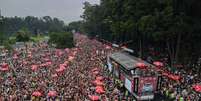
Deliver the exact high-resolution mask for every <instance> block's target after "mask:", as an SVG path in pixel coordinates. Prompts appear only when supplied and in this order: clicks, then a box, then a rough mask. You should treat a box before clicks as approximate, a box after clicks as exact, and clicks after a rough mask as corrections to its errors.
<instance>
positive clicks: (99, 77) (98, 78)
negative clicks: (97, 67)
mask: <svg viewBox="0 0 201 101" xmlns="http://www.w3.org/2000/svg"><path fill="white" fill-rule="evenodd" d="M103 79H104V78H103V77H102V76H98V77H96V80H100V81H101V80H103Z"/></svg>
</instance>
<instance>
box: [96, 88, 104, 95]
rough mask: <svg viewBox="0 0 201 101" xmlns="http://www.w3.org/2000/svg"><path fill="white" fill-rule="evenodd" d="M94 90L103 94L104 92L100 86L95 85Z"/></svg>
mask: <svg viewBox="0 0 201 101" xmlns="http://www.w3.org/2000/svg"><path fill="white" fill-rule="evenodd" d="M96 92H97V93H99V94H103V93H105V90H104V89H103V87H102V86H96Z"/></svg>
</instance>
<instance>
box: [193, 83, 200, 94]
mask: <svg viewBox="0 0 201 101" xmlns="http://www.w3.org/2000/svg"><path fill="white" fill-rule="evenodd" d="M193 89H194V90H195V91H196V92H200V93H201V85H199V84H197V85H193Z"/></svg>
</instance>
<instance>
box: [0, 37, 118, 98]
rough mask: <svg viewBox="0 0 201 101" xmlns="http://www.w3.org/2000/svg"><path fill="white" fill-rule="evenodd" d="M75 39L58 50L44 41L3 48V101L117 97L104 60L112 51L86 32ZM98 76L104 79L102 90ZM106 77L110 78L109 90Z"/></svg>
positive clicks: (0, 65)
mask: <svg viewBox="0 0 201 101" xmlns="http://www.w3.org/2000/svg"><path fill="white" fill-rule="evenodd" d="M75 42H76V47H75V48H72V49H68V48H66V49H55V48H52V47H49V46H48V45H47V44H46V43H43V42H42V43H34V44H33V45H26V46H25V47H20V48H16V49H14V51H13V52H8V51H7V50H5V49H4V50H1V54H2V56H1V62H0V101H30V100H31V101H90V100H101V101H104V100H105V101H111V100H114V99H117V97H115V95H117V91H118V89H116V88H115V85H113V83H111V82H112V79H111V78H106V75H105V74H104V72H103V69H104V68H103V67H104V63H103V60H104V59H105V56H106V55H107V54H108V52H111V51H113V50H112V49H111V48H108V47H107V46H106V45H103V44H101V43H100V42H98V41H96V40H89V39H88V38H87V37H86V36H83V35H75ZM94 69H95V71H93V72H92V70H94ZM96 78H99V79H100V78H101V79H100V81H99V84H98V85H99V88H100V89H98V87H97V85H96V84H95V83H94V80H96ZM105 79H108V80H107V81H111V82H110V89H111V90H110V91H109V90H107V87H106V84H107V83H108V82H106V80H105ZM100 83H101V84H100ZM113 90H114V91H113ZM111 92H112V93H111ZM111 95H114V96H111Z"/></svg>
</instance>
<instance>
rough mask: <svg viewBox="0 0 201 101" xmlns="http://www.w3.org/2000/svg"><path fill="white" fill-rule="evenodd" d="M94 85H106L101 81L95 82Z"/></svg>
mask: <svg viewBox="0 0 201 101" xmlns="http://www.w3.org/2000/svg"><path fill="white" fill-rule="evenodd" d="M93 83H94V84H95V85H96V86H103V85H104V83H103V82H101V81H99V80H95V81H93Z"/></svg>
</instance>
